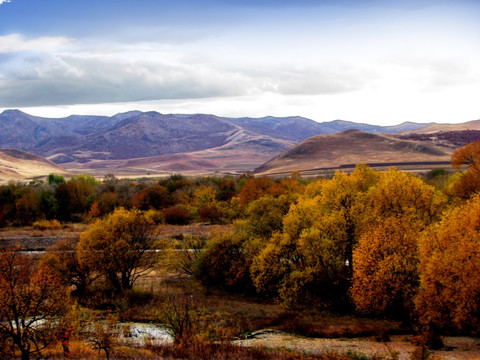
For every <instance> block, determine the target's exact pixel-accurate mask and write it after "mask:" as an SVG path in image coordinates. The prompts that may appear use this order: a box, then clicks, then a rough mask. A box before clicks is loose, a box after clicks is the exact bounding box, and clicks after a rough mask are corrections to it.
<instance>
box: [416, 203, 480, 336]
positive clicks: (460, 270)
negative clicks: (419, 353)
mask: <svg viewBox="0 0 480 360" xmlns="http://www.w3.org/2000/svg"><path fill="white" fill-rule="evenodd" d="M419 250H420V265H419V269H420V290H419V294H418V296H417V298H416V309H417V312H418V315H419V319H420V325H422V328H423V330H424V331H428V332H430V331H441V330H452V329H453V330H456V331H462V332H469V333H474V334H478V333H480V301H479V294H480V268H479V267H478V263H477V259H478V258H479V257H480V195H476V196H474V197H473V198H472V199H471V200H470V201H468V202H467V203H466V204H464V205H462V206H460V207H457V208H455V209H453V210H451V211H450V212H448V213H446V214H445V216H444V218H443V220H442V221H441V222H440V223H439V224H438V225H436V226H434V227H432V228H431V229H429V231H427V232H425V234H424V235H423V236H422V237H421V240H420V244H419Z"/></svg>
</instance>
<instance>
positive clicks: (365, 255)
mask: <svg viewBox="0 0 480 360" xmlns="http://www.w3.org/2000/svg"><path fill="white" fill-rule="evenodd" d="M417 237H418V232H417V230H416V229H413V228H412V226H411V224H410V219H406V218H401V217H388V218H386V219H384V220H382V221H380V222H378V223H377V224H374V225H372V226H371V227H369V228H368V229H367V230H366V231H365V233H364V234H363V235H362V236H361V237H360V239H359V241H358V245H357V246H356V247H355V250H354V253H353V261H354V264H355V266H354V273H353V286H352V289H351V295H352V298H353V300H354V302H355V306H356V308H357V310H358V311H360V312H362V313H367V314H373V315H391V316H395V317H397V318H399V319H402V320H409V318H410V314H411V313H412V311H413V300H414V296H415V294H416V292H417V289H418V283H419V279H418V247H417Z"/></svg>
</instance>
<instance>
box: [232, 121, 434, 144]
mask: <svg viewBox="0 0 480 360" xmlns="http://www.w3.org/2000/svg"><path fill="white" fill-rule="evenodd" d="M230 120H231V121H233V122H235V123H237V124H239V125H241V126H242V127H244V128H246V129H249V130H252V131H255V132H257V133H260V134H264V135H269V136H272V137H275V138H280V139H286V140H291V141H295V142H300V141H302V140H305V139H308V138H309V137H312V136H315V135H320V134H333V133H337V132H341V131H344V130H350V129H354V130H362V131H365V132H370V133H397V132H401V131H407V130H413V129H418V128H422V127H424V126H426V125H428V124H421V123H412V122H405V123H402V124H400V125H395V126H379V125H369V124H361V123H354V122H351V121H344V120H333V121H328V122H322V123H318V122H315V121H313V120H310V119H306V118H303V117H300V116H292V117H285V118H283V117H282V118H278V117H273V116H267V117H263V118H237V119H230Z"/></svg>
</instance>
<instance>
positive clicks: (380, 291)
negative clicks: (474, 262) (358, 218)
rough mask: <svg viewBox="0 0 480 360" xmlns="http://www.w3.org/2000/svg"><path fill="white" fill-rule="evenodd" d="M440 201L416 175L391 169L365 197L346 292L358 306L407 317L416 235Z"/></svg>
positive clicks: (441, 204)
mask: <svg viewBox="0 0 480 360" xmlns="http://www.w3.org/2000/svg"><path fill="white" fill-rule="evenodd" d="M444 204H445V199H444V197H443V196H442V195H441V193H439V192H437V191H436V190H435V189H434V188H433V187H432V186H430V185H427V184H425V183H424V182H423V181H422V180H421V179H419V178H418V177H416V176H414V175H411V174H407V173H405V172H401V171H398V170H395V169H391V170H389V171H387V172H385V173H382V174H381V175H380V178H379V180H378V183H377V184H376V186H374V187H372V188H371V189H370V191H369V192H368V194H367V197H366V208H365V209H364V215H363V216H364V223H363V229H362V233H361V235H360V237H359V241H358V244H357V245H356V247H355V251H354V255H353V263H354V275H353V287H352V289H351V295H352V298H353V300H354V302H355V305H356V307H357V309H358V310H359V311H361V312H367V313H373V314H382V315H385V314H389V315H395V316H397V317H401V318H402V319H403V320H408V319H409V317H410V316H409V314H411V310H412V309H413V298H414V295H415V293H416V291H417V288H418V269H417V267H418V244H417V238H418V234H420V233H421V232H422V231H423V230H424V229H425V228H426V227H428V226H429V225H430V224H432V223H434V222H435V221H437V220H438V219H439V217H440V214H441V211H442V209H443V207H444Z"/></svg>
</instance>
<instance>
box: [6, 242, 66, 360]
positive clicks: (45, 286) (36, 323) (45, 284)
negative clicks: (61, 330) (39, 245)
mask: <svg viewBox="0 0 480 360" xmlns="http://www.w3.org/2000/svg"><path fill="white" fill-rule="evenodd" d="M67 303H68V296H67V291H66V288H65V287H64V286H63V285H62V283H61V281H60V279H59V278H58V277H57V275H56V273H55V272H53V271H52V270H51V269H50V268H49V267H48V266H45V265H41V266H38V267H36V268H35V267H34V266H33V264H32V262H31V260H30V258H29V257H26V256H24V255H22V254H21V253H20V249H19V248H2V249H0V340H2V344H1V346H2V348H3V349H4V350H5V349H6V348H8V347H12V348H15V347H16V348H18V349H19V350H20V352H21V357H22V360H26V359H29V358H30V356H31V355H37V356H41V352H42V350H43V349H45V347H46V346H48V344H49V343H50V342H52V341H53V340H54V339H55V338H54V334H55V331H56V328H55V327H56V324H57V323H58V321H57V320H58V319H59V318H60V317H61V316H62V314H63V313H64V311H65V310H66V306H67Z"/></svg>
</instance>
